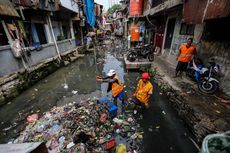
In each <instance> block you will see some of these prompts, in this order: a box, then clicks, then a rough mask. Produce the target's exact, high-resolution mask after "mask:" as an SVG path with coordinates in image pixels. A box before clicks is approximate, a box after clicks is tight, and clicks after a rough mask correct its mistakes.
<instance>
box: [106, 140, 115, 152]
mask: <svg viewBox="0 0 230 153" xmlns="http://www.w3.org/2000/svg"><path fill="white" fill-rule="evenodd" d="M115 145H116V141H115V139H114V138H112V139H110V140H109V141H107V142H106V144H105V150H110V149H112V148H113V147H115Z"/></svg>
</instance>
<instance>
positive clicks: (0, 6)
mask: <svg viewBox="0 0 230 153" xmlns="http://www.w3.org/2000/svg"><path fill="white" fill-rule="evenodd" d="M0 15H4V16H13V17H20V16H19V15H18V12H17V11H16V9H15V8H14V6H13V4H12V3H11V2H10V1H9V0H0Z"/></svg>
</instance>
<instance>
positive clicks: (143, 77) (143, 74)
mask: <svg viewBox="0 0 230 153" xmlns="http://www.w3.org/2000/svg"><path fill="white" fill-rule="evenodd" d="M141 78H142V79H150V75H149V74H148V73H142V75H141Z"/></svg>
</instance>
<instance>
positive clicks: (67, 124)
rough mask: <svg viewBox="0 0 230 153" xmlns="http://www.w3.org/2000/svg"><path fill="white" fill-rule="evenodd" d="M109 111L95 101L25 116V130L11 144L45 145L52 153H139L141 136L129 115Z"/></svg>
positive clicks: (131, 115) (130, 113) (107, 107)
mask: <svg viewBox="0 0 230 153" xmlns="http://www.w3.org/2000/svg"><path fill="white" fill-rule="evenodd" d="M113 111H114V110H112V111H111V110H110V107H109V106H108V105H107V103H105V102H104V103H102V102H101V103H100V102H98V101H97V100H89V101H82V102H79V103H75V104H73V105H72V104H71V105H69V104H66V105H64V106H62V107H53V108H52V109H51V110H50V111H49V112H46V113H44V116H43V117H41V118H40V119H38V116H36V114H32V115H31V116H28V118H27V120H28V119H31V120H29V124H28V126H27V127H26V128H25V130H24V131H22V132H21V133H20V136H19V137H18V138H17V139H15V140H14V141H13V143H25V142H45V143H46V147H47V148H48V150H49V152H52V153H53V152H109V151H111V150H113V151H114V152H118V153H120V152H123V150H126V151H127V152H134V151H136V152H141V150H140V149H139V148H141V143H142V139H143V134H144V133H143V131H142V130H141V129H140V126H137V125H138V124H137V122H136V120H135V118H134V117H133V111H125V112H123V113H121V114H120V115H116V113H114V112H113ZM114 115H116V116H115V117H114V118H113V117H112V116H114ZM6 130H8V129H6Z"/></svg>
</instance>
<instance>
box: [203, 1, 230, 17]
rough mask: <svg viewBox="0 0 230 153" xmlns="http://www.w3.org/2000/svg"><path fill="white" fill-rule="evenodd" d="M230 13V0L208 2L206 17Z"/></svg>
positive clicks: (223, 15) (224, 15) (222, 15)
mask: <svg viewBox="0 0 230 153" xmlns="http://www.w3.org/2000/svg"><path fill="white" fill-rule="evenodd" d="M229 15H230V0H212V1H210V2H209V4H208V8H207V12H206V15H205V19H214V18H221V17H226V16H229Z"/></svg>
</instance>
